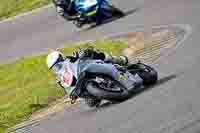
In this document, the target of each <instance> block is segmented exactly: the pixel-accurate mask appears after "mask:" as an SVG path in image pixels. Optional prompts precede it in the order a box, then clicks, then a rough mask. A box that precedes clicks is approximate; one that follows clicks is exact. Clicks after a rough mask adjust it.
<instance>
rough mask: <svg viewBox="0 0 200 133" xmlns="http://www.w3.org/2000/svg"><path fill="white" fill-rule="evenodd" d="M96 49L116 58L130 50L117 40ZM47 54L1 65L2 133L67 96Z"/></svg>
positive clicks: (99, 44) (67, 50) (102, 42)
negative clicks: (59, 84) (51, 70)
mask: <svg viewBox="0 0 200 133" xmlns="http://www.w3.org/2000/svg"><path fill="white" fill-rule="evenodd" d="M90 45H91V44H89V43H84V44H80V45H73V44H72V45H67V46H70V47H65V48H63V49H61V51H63V52H64V53H65V54H66V55H67V54H71V52H72V51H74V50H78V49H79V48H80V47H81V48H82V47H88V46H90ZM93 46H94V47H95V48H98V49H101V50H103V51H105V52H108V53H112V54H114V55H117V54H119V53H120V51H121V50H122V49H124V48H126V47H127V45H126V43H125V42H122V41H114V40H98V41H96V42H94V44H93ZM46 55H47V54H46V53H44V54H41V55H38V56H34V57H28V58H21V59H19V60H17V61H15V62H11V63H9V64H3V65H0V133H3V132H4V131H5V130H6V129H7V128H9V127H12V126H14V125H16V124H18V123H20V122H22V121H24V120H27V119H28V118H29V117H30V116H31V114H32V113H33V112H35V111H37V110H39V109H41V108H43V107H46V106H48V104H49V103H50V101H52V97H54V98H55V97H61V96H63V95H64V92H63V90H62V89H61V88H59V87H58V86H57V85H56V83H55V80H54V77H53V75H52V74H51V73H50V72H49V71H48V68H47V66H46ZM50 99H51V100H50Z"/></svg>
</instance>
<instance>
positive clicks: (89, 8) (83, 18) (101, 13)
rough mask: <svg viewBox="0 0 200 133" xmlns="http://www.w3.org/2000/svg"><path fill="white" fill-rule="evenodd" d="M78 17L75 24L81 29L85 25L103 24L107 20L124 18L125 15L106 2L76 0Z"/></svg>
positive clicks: (102, 0)
mask: <svg viewBox="0 0 200 133" xmlns="http://www.w3.org/2000/svg"><path fill="white" fill-rule="evenodd" d="M74 3H75V10H76V11H77V13H78V17H77V19H76V20H74V24H75V25H76V26H77V27H78V28H81V27H82V26H83V25H84V24H91V23H95V25H99V24H102V22H103V21H104V20H106V19H109V18H113V17H115V18H116V17H117V18H119V17H122V16H124V13H123V12H122V11H120V10H119V9H117V8H116V7H114V6H113V5H111V4H110V3H109V2H108V1H106V0H75V1H74Z"/></svg>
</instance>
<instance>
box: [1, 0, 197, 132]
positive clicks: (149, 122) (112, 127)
mask: <svg viewBox="0 0 200 133" xmlns="http://www.w3.org/2000/svg"><path fill="white" fill-rule="evenodd" d="M113 3H114V4H115V5H116V6H117V7H120V8H121V9H122V10H124V11H125V12H129V11H135V12H132V14H129V15H127V16H126V17H124V18H122V19H119V20H116V21H113V22H111V23H108V24H105V25H103V26H100V27H96V28H94V29H91V30H87V31H77V30H76V28H75V27H74V26H73V25H72V24H70V23H67V22H65V21H64V20H62V19H61V18H59V17H58V16H57V15H56V14H55V10H54V8H52V7H51V8H48V9H45V10H44V11H41V12H40V13H37V14H32V15H29V16H24V17H21V18H20V19H16V20H13V21H9V22H6V23H1V24H0V61H1V62H7V61H11V60H14V59H16V58H18V57H22V56H29V55H34V54H37V53H39V52H43V51H47V50H48V49H49V48H56V47H62V46H63V44H64V43H66V42H74V41H79V40H88V39H95V38H100V37H102V36H107V35H112V34H116V33H119V32H121V33H122V32H128V31H135V30H137V29H142V28H144V29H151V27H152V26H159V25H170V24H176V25H179V24H181V26H182V27H184V26H185V27H190V28H189V29H190V30H189V31H188V32H190V35H188V36H187V37H186V38H185V39H184V41H182V42H181V45H179V47H177V48H176V50H175V51H173V52H172V53H171V54H169V55H168V56H164V57H163V58H162V59H161V60H159V61H158V62H157V63H156V64H154V67H155V68H156V69H157V70H158V72H159V75H160V80H159V83H158V85H156V86H154V87H152V88H150V89H149V90H148V91H145V92H143V93H140V94H138V95H137V96H135V97H133V98H132V99H130V100H128V101H126V102H123V103H121V104H115V105H109V104H105V105H104V106H102V107H101V108H100V109H89V108H87V107H86V106H85V105H83V104H80V106H78V107H72V108H66V109H65V110H63V112H60V113H56V114H54V115H51V116H49V117H48V118H47V119H45V120H42V121H40V122H37V123H34V124H32V125H29V126H26V127H24V128H21V129H19V130H16V131H14V132H15V133H55V132H59V133H67V132H71V133H101V132H102V133H109V132H112V133H113V132H114V133H122V132H125V133H133V132H135V133H161V132H162V133H165V132H166V133H198V132H200V102H199V100H200V98H199V94H200V76H199V74H200V72H199V68H200V58H199V57H200V52H199V49H200V45H199V40H200V39H199V36H200V23H199V12H200V1H199V0H190V1H189V0H123V1H120V0H115V1H113Z"/></svg>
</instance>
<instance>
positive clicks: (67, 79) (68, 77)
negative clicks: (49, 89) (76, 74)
mask: <svg viewBox="0 0 200 133" xmlns="http://www.w3.org/2000/svg"><path fill="white" fill-rule="evenodd" d="M63 80H64V85H65V86H66V87H70V86H71V85H72V82H73V73H72V71H71V69H70V68H69V67H67V68H65V72H64V75H63Z"/></svg>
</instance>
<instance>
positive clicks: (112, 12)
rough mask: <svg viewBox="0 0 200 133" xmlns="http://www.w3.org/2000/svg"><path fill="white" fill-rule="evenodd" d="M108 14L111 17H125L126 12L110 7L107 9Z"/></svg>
mask: <svg viewBox="0 0 200 133" xmlns="http://www.w3.org/2000/svg"><path fill="white" fill-rule="evenodd" d="M105 10H106V12H107V13H108V14H109V15H110V17H123V16H125V14H124V12H122V11H121V10H120V9H118V8H116V7H115V6H113V5H109V6H107V7H106V8H105Z"/></svg>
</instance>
